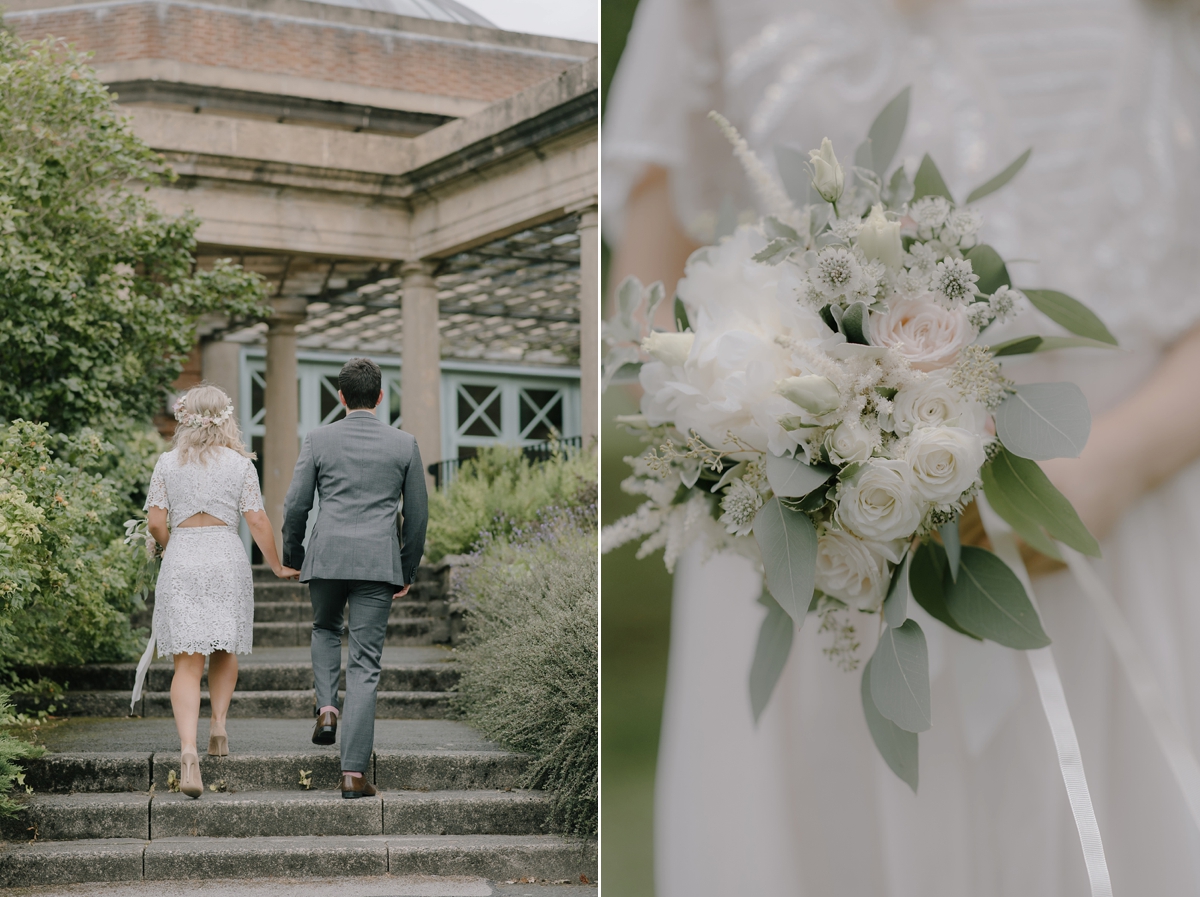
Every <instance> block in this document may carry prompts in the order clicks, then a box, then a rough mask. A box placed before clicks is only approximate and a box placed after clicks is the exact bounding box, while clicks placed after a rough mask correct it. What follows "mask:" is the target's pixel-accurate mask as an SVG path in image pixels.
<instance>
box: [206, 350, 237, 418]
mask: <svg viewBox="0 0 1200 897" xmlns="http://www.w3.org/2000/svg"><path fill="white" fill-rule="evenodd" d="M241 349H242V345H241V343H234V342H226V341H225V340H210V341H208V342H206V343H204V344H203V347H202V349H201V357H200V375H201V376H202V377H203V378H204V380H205V382H207V383H211V384H212V385H213V386H219V387H221V389H223V390H225V394H226V395H228V396H229V398H231V399H233V407H234V413H236V414H238V415H240V414H241V411H242V397H241V395H240V392H241V379H240V378H241V371H240V370H239V362H240V360H241ZM243 435H244V434H243Z"/></svg>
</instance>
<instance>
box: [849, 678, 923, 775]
mask: <svg viewBox="0 0 1200 897" xmlns="http://www.w3.org/2000/svg"><path fill="white" fill-rule="evenodd" d="M860 690H861V693H862V705H863V714H864V715H865V716H866V718H867V729H869V730H870V732H871V739H872V740H873V741H874V742H875V747H876V748H878V749H879V753H880V755H882V757H883V759H884V762H885V763H887V765H888V767H889V768H890V769H891V770H892V772H894V773H895V774H896V775H897V776H899V777H900V779H901V780H902V781H904V782H906V783H907V784H908V787H909V788H911V789H912V790H913V793H914V794H916V792H917V774H918V765H917V733H916V732H906V731H905V730H904V729H901V728H900V727H899V726H897V725H896V724H895V723H894V722H892V721H891V720H890V719H888V718H887V717H885V716H884V715H883V714H882V713H880V712H879V708H877V707H876V706H875V701H874V700H873V699H872V698H871V661H867V665H866V666H865V667H863V674H862V685H861V689H860Z"/></svg>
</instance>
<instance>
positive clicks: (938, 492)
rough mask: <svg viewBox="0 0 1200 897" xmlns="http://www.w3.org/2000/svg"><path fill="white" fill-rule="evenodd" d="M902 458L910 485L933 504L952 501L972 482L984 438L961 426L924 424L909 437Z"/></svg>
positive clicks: (982, 459) (981, 456)
mask: <svg viewBox="0 0 1200 897" xmlns="http://www.w3.org/2000/svg"><path fill="white" fill-rule="evenodd" d="M904 460H905V461H906V462H908V464H909V466H910V467H911V468H912V479H913V487H914V488H915V489H916V490H917V494H918V495H920V496H921V497H922V498H923V499H925V500H926V501H929V502H933V503H935V504H944V503H947V502H952V501H955V500H956V499H957V498H958V497H959V496H960V495H962V494H963V493H964V492H966V491H967V490H968V489H970V488H971V486H973V485H974V484H975V481H976V479H977V478H978V477H979V468H981V467H982V466H983V461H984V453H983V440H982V439H980V438H979V436H978V434H976V433H972V432H971V431H970V430H964V429H962V428H961V427H927V428H924V429H920V430H914V431H913V434H912V435H911V436H910V437H909V438H908V444H907V446H906V447H905V451H904Z"/></svg>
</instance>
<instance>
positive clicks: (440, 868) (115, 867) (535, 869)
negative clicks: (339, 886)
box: [0, 835, 597, 888]
mask: <svg viewBox="0 0 1200 897" xmlns="http://www.w3.org/2000/svg"><path fill="white" fill-rule="evenodd" d="M596 866H597V861H596V845H595V842H590V841H589V842H581V841H576V840H568V839H565V838H560V837H557V836H554V835H441V836H439V835H390V836H389V835H375V836H344V835H341V836H328V837H313V836H306V837H280V838H199V837H197V838H192V837H187V838H163V839H161V840H155V841H149V842H147V841H141V840H134V839H122V838H107V839H99V840H81V841H37V842H34V843H32V844H19V845H9V846H8V847H7V848H6V849H0V888H11V887H36V886H39V885H42V886H44V885H56V884H69V883H73V882H104V881H139V880H142V879H147V880H156V881H170V880H176V879H209V878H211V879H217V878H236V879H247V878H262V877H267V876H270V877H277V878H290V877H296V876H305V875H325V874H328V873H329V871H330V870H331V869H333V870H337V873H338V875H339V876H365V875H386V874H392V875H477V876H481V877H484V878H491V879H500V880H511V879H520V878H532V879H549V880H561V879H570V880H571V881H579V880H580V876H581V875H583V876H587V878H588V880H595V878H596Z"/></svg>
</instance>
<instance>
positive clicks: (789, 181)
mask: <svg viewBox="0 0 1200 897" xmlns="http://www.w3.org/2000/svg"><path fill="white" fill-rule="evenodd" d="M807 162H808V158H807V157H806V156H805V155H804V154H803V153H801V152H800V151H799V150H795V149H792V148H791V147H790V146H777V147H775V167H776V168H777V169H778V170H779V179H780V180H781V181H783V189H784V190H786V191H787V195H788V197H789V198H790V199H791V200H792V202H794V203H795V204H796V205H798V206H807V205H812V204H813V203H815V202H817V201H818V200H820V197H818V196H817V194H816V191H815V190H813V188H812V175H810V174H809V173H808V166H807V164H806V163H807ZM821 201H822V202H823V200H821Z"/></svg>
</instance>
